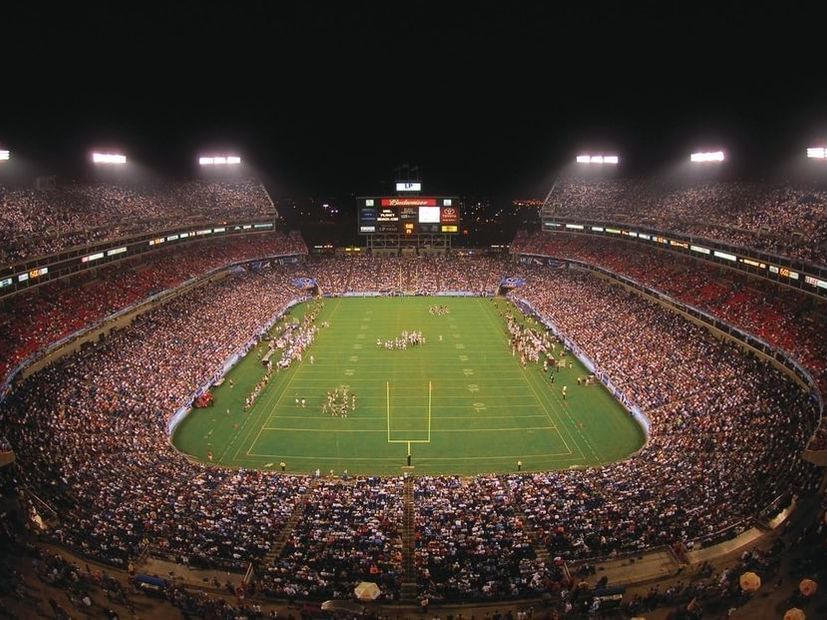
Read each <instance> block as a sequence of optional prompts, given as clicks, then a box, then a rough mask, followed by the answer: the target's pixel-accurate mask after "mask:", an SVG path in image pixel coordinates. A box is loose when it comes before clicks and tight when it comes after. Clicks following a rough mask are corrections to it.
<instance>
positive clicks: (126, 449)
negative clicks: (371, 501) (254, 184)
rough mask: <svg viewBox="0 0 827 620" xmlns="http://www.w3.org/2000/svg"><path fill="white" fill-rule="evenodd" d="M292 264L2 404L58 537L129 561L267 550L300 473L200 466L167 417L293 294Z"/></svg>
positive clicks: (158, 313) (236, 283) (154, 319)
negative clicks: (171, 436)
mask: <svg viewBox="0 0 827 620" xmlns="http://www.w3.org/2000/svg"><path fill="white" fill-rule="evenodd" d="M292 269H293V268H292V267H280V268H278V269H273V270H270V271H269V272H267V273H262V274H253V273H245V274H240V275H236V276H231V277H229V278H226V279H224V280H223V281H221V282H219V283H216V284H213V285H210V286H206V287H202V288H199V289H196V290H194V291H190V292H188V293H186V294H184V295H182V296H181V297H179V298H177V299H176V300H174V301H171V302H169V303H167V304H166V305H164V306H162V307H160V308H157V309H155V310H152V311H150V312H147V313H146V314H144V315H142V316H141V317H139V318H138V319H136V320H135V322H134V323H133V324H132V326H130V327H129V328H127V329H125V330H122V331H119V332H117V333H116V334H114V335H112V336H111V337H110V338H109V339H107V340H106V341H104V342H103V343H101V344H98V345H96V346H95V347H92V348H90V349H88V350H87V351H85V352H83V353H80V354H76V355H75V356H73V357H71V358H67V359H66V360H64V361H62V362H61V363H59V364H57V365H55V366H53V367H50V368H48V369H46V370H44V371H43V372H41V373H40V374H38V375H36V376H35V377H33V378H31V379H29V380H27V381H25V382H23V383H22V385H20V386H19V387H18V388H17V389H16V390H15V391H14V392H13V393H12V394H11V395H10V396H9V397H8V398H7V399H6V400H5V401H4V402H3V404H2V406H0V419H2V427H3V431H4V432H5V434H6V435H7V437H8V439H9V441H10V442H11V443H12V445H13V446H14V447H15V450H16V451H19V459H18V462H19V463H20V464H21V465H22V466H21V468H20V470H19V471H20V472H21V476H22V480H21V481H20V482H21V484H24V485H26V486H27V487H29V488H32V489H37V494H38V496H39V497H41V498H42V499H43V500H44V501H45V502H47V503H48V504H49V505H51V506H52V507H53V508H54V509H55V510H56V511H58V512H59V513H60V514H61V516H62V518H61V520H60V524H59V525H58V526H57V527H56V528H54V529H53V530H50V534H49V535H50V537H52V538H53V539H54V540H56V541H58V542H60V543H62V544H65V545H67V546H69V547H72V548H75V549H78V550H80V551H82V552H83V553H85V554H88V555H90V556H93V557H96V558H99V559H101V560H103V561H106V562H111V563H115V564H118V565H121V566H125V565H126V563H127V562H128V561H129V559H130V558H132V557H135V556H136V555H138V554H139V553H140V551H141V549H143V548H144V547H145V546H146V545H147V544H152V545H153V546H155V547H157V548H159V549H161V550H162V551H167V552H169V553H173V554H176V555H178V556H182V557H185V558H186V561H187V562H189V563H193V564H197V565H216V566H222V567H232V568H234V569H238V568H243V567H244V566H246V563H247V562H249V561H250V559H251V558H254V557H258V556H260V555H263V554H264V553H266V552H267V550H268V549H269V545H270V542H272V537H273V531H274V530H278V529H280V528H281V527H282V526H283V525H284V522H285V520H286V515H289V513H290V511H291V509H292V506H291V502H292V498H293V497H294V496H295V492H294V491H295V490H296V489H297V488H298V487H299V486H300V485H301V484H302V482H301V481H300V480H298V479H296V480H295V481H293V480H291V479H289V478H283V479H280V480H279V481H278V482H275V481H273V480H271V479H270V478H268V477H266V476H264V475H263V474H260V473H257V472H228V471H221V470H212V469H209V468H205V467H202V466H199V465H196V464H193V463H191V462H189V461H188V460H186V459H185V458H184V457H182V456H181V455H180V454H179V453H178V452H177V451H176V450H175V449H174V448H172V446H171V445H170V443H169V442H168V440H166V439H165V437H166V423H167V420H168V418H169V417H170V415H171V414H172V413H174V412H175V411H176V410H177V409H179V408H180V407H181V406H183V405H186V404H187V403H188V402H189V401H190V400H191V398H192V394H193V393H194V391H195V390H196V389H197V388H198V387H199V386H201V385H203V384H204V383H206V382H208V381H210V380H211V378H214V377H215V373H216V372H217V370H218V369H219V368H220V367H221V364H222V363H223V361H224V360H225V359H226V358H228V357H229V356H230V355H232V354H233V353H235V352H236V351H237V350H239V349H240V348H241V347H242V346H243V345H244V344H245V343H246V342H247V341H248V340H249V339H250V338H251V337H254V335H255V334H256V333H257V330H258V329H259V326H261V325H263V324H264V323H265V322H266V321H267V320H268V319H269V318H270V317H272V316H273V315H275V314H277V313H278V312H279V311H280V310H281V309H282V308H284V307H285V306H286V304H287V303H288V302H289V301H290V300H291V299H292V298H293V296H294V294H295V293H294V292H293V291H290V290H288V289H287V288H286V287H285V286H283V284H284V283H285V282H288V281H289V279H287V278H289V277H290V275H291V272H292Z"/></svg>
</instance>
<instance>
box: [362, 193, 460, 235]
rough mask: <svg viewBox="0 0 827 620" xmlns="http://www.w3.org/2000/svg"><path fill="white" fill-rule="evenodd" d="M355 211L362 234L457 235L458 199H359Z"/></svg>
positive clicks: (425, 197)
mask: <svg viewBox="0 0 827 620" xmlns="http://www.w3.org/2000/svg"><path fill="white" fill-rule="evenodd" d="M357 212H358V216H357V217H358V224H357V231H358V232H359V234H362V235H372V234H377V233H381V234H398V235H419V234H424V233H442V234H447V235H454V234H457V233H458V232H459V200H458V199H457V198H456V197H454V196H450V197H449V196H368V197H360V198H357Z"/></svg>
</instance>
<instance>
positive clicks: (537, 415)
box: [279, 407, 547, 420]
mask: <svg viewBox="0 0 827 620" xmlns="http://www.w3.org/2000/svg"><path fill="white" fill-rule="evenodd" d="M453 408H454V409H459V407H453ZM462 408H463V409H467V407H462ZM420 417H421V416H396V419H397V420H418V419H419V418H420ZM489 418H490V419H492V420H501V419H502V416H501V415H488V416H482V415H474V416H470V415H441V416H439V419H440V420H484V419H489ZM509 418H510V419H512V420H518V419H521V418H543V419H547V418H546V415H545V414H544V413H535V414H532V415H512V416H509ZM307 419H308V417H307V416H306V415H280V416H279V420H307ZM321 419H322V420H326V419H327V418H321ZM353 419H354V420H384V419H385V416H383V415H370V416H365V415H360V414H357V415H354V416H353Z"/></svg>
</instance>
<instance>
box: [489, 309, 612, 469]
mask: <svg viewBox="0 0 827 620" xmlns="http://www.w3.org/2000/svg"><path fill="white" fill-rule="evenodd" d="M489 316H490V313H489ZM522 371H523V375H524V380H525V382H526V383H527V384H529V386H530V387H531V391H532V392H534V394H535V395H536V396H537V398H538V400H540V403H541V404H542V406H543V409H544V410H545V411H546V412H548V409H547V408H546V406H545V401H544V400H543V399H541V398H540V396H539V394H537V391H536V390H535V389H534V382H533V381H532V380H531V378H530V373H528V372H526V369H525V368H522ZM543 387H545V384H543ZM542 392H543V394H546V395H547V394H549V393H550V394H551V397H548V396H546V398H553V399H554V400H555V401H557V403H559V405H560V408H561V409H562V410H563V411H564V412H565V413H566V416H567V417H568V418H569V420H570V421H571V423H572V425H573V426H574V428H575V429H576V430H577V434H578V435H580V437H581V439H582V440H583V442H584V443H585V444H586V447H587V448H588V449H589V450H591V453H592V454H593V455H594V456H595V458H596V459H597V465H598V466H601V465H602V464H603V460H602V459H601V458H600V455H599V454H598V453H597V450H596V449H595V448H594V446H593V445H592V443H591V442H590V441H589V439H588V437H586V435H585V434H583V432H582V431H581V430H580V428H579V427H578V426H577V422H576V421H575V419H574V416H572V414H571V412H570V411H569V408H568V407H567V406H566V404H565V403H564V402H563V400H562V399H561V398H560V397H558V396H557V393H556V392H555V391H554V390H551V389H548V390H546V389H543V390H542ZM560 422H561V426H562V427H563V428H564V429H565V430H566V432H567V433H568V435H569V437H570V438H571V439H572V441H573V442H574V444H575V445H576V446H577V448H578V450H579V451H580V453H581V454H582V455H583V457H584V458H585V456H586V454H585V452H584V451H583V448H582V446H581V445H580V442H578V441H577V439H576V438H575V437H574V434H573V433H572V431H571V429H570V428H567V426H566V425H565V424H563V423H562V422H563V420H562V419H561V420H560ZM558 432H559V431H558ZM560 436H561V437H562V433H560ZM563 441H565V439H564V440H563Z"/></svg>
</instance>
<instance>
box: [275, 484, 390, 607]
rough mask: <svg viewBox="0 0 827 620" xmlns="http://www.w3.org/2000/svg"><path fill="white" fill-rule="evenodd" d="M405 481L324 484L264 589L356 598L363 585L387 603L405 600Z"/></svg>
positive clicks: (311, 499) (317, 488) (283, 593)
mask: <svg viewBox="0 0 827 620" xmlns="http://www.w3.org/2000/svg"><path fill="white" fill-rule="evenodd" d="M403 485H404V482H403V480H402V479H401V478H398V477H397V478H384V479H379V478H361V479H356V480H353V481H347V480H319V481H317V482H316V486H315V487H314V488H312V489H311V490H310V493H309V496H308V497H307V500H306V502H307V503H306V506H305V510H304V515H303V517H302V518H301V520H300V521H299V523H298V524H297V525H296V526H295V527H294V528H293V531H292V532H291V533H290V536H289V538H288V540H287V544H286V546H285V548H284V549H283V551H282V554H281V557H280V558H279V559H278V560H277V561H276V562H275V563H273V564H272V565H271V566H269V567H267V569H266V573H265V575H264V576H263V577H262V578H261V580H260V581H259V589H260V590H262V591H264V592H266V593H268V594H271V595H273V596H276V597H278V598H286V599H296V598H312V599H318V600H324V599H328V598H351V597H352V595H353V589H354V587H355V586H356V585H357V584H358V583H359V582H361V581H372V582H374V583H376V584H377V585H378V586H379V588H380V590H381V592H382V598H383V599H384V600H395V599H398V598H399V594H400V586H401V581H402V579H401V577H402V539H401V535H400V531H399V529H400V526H401V524H402V507H403V503H402V491H403Z"/></svg>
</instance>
